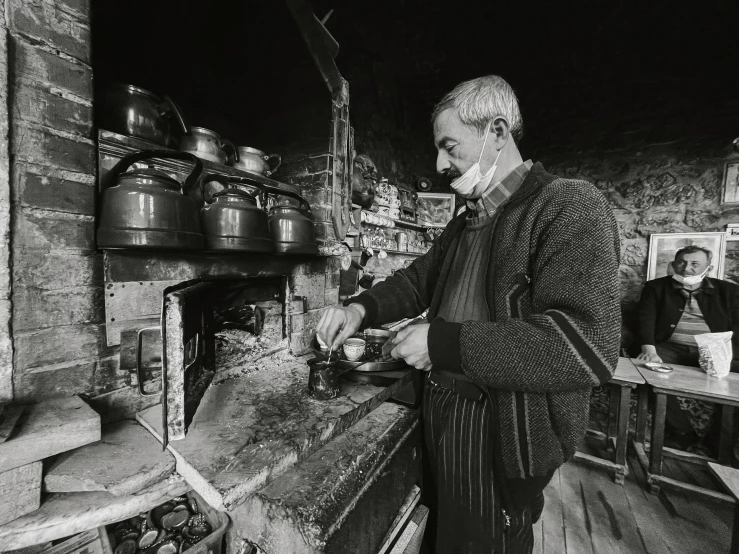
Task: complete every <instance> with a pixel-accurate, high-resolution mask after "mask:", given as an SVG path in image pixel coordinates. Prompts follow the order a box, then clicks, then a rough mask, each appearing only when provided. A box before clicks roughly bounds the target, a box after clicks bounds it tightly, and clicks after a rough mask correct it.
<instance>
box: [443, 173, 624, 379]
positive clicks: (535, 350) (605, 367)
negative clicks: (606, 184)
mask: <svg viewBox="0 0 739 554" xmlns="http://www.w3.org/2000/svg"><path fill="white" fill-rule="evenodd" d="M553 187H554V188H555V190H554V191H551V190H550V191H548V192H547V193H546V197H545V198H543V199H542V202H543V206H542V207H541V211H540V212H539V214H538V216H537V220H536V223H535V224H534V230H533V233H532V236H533V237H535V238H534V239H532V241H535V242H532V244H530V245H529V248H530V249H533V251H534V252H536V254H535V257H534V258H533V260H532V262H531V271H532V275H531V284H530V287H531V288H530V289H529V290H530V298H531V313H530V314H529V315H526V316H524V317H522V318H515V317H508V318H505V319H502V320H499V321H494V322H477V321H467V322H464V323H461V324H460V323H449V322H445V321H442V320H439V321H437V320H434V321H432V323H431V329H430V331H429V337H430V340H429V342H430V349H429V352H430V356H431V361H432V363H434V364H436V361H437V360H440V358H439V353H440V352H441V351H443V350H446V349H456V352H459V356H458V360H459V363H460V367H459V368H453V367H449V368H448V369H449V370H451V371H455V370H456V371H459V370H461V371H462V372H463V373H465V374H466V375H467V376H468V377H470V378H472V379H474V380H476V381H478V382H481V383H483V384H486V385H488V386H490V387H493V388H498V389H504V390H523V391H532V392H553V391H566V390H575V389H582V388H584V387H590V386H595V385H598V384H600V383H603V382H606V381H608V380H609V379H610V378H611V376H612V375H613V371H614V368H615V365H616V361H617V359H618V347H619V341H620V326H621V312H620V309H619V279H618V263H619V236H618V228H617V226H616V222H615V218H614V216H613V212H612V211H611V209H610V207H609V206H608V204H607V202H606V200H605V198H604V197H603V196H602V195H601V194H600V192H598V191H597V189H595V188H594V187H592V186H578V187H575V190H574V191H573V190H572V189H573V187H569V188H568V187H567V186H566V185H564V186H563V187H556V185H554V184H553V185H550V186H549V187H548V189H551V188H553ZM455 340H456V341H458V342H456V344H453V343H454V341H455ZM450 358H451V357H450V356H449V355H447V356H446V360H447V361H448V360H449V359H450ZM444 369H447V368H446V367H445V368H444Z"/></svg>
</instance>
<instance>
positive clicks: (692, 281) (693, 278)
mask: <svg viewBox="0 0 739 554" xmlns="http://www.w3.org/2000/svg"><path fill="white" fill-rule="evenodd" d="M709 271H711V266H709V267H707V268H706V270H705V271H704V272H703V273H701V274H700V275H685V276H683V275H679V274H677V273H675V274H673V275H672V278H673V279H675V281H677V282H678V283H682V284H683V285H688V286H693V285H697V284H698V283H700V282H701V281H702V280H703V279H704V278H705V277H706V275H708V272H709Z"/></svg>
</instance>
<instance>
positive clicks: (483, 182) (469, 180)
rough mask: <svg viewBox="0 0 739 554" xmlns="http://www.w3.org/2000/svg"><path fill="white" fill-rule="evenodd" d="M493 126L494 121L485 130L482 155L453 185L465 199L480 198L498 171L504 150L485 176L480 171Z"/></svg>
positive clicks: (499, 151)
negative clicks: (499, 160) (491, 126)
mask: <svg viewBox="0 0 739 554" xmlns="http://www.w3.org/2000/svg"><path fill="white" fill-rule="evenodd" d="M491 124H492V121H491V122H490V123H488V125H487V127H486V128H485V140H484V141H483V142H482V148H481V149H480V155H479V156H478V157H477V161H476V162H475V163H474V164H472V167H470V168H469V169H468V170H467V171H465V172H464V174H463V175H461V176H460V177H458V178H457V179H455V180H454V181H452V183H451V187H452V188H453V189H454V190H455V191H456V193H457V194H459V195H460V196H461V197H463V198H478V197H479V196H480V195H481V194H482V193H483V191H484V190H485V189H486V188H487V186H488V185H489V184H490V182H491V181H492V180H493V176H494V175H495V170H496V169H498V158H500V153H501V152H502V151H503V149H502V148H501V149H500V150H498V155H497V156H496V157H495V161H494V162H493V166H492V167H491V168H490V170H489V171H488V172H487V173H486V174H485V175H483V174H482V171H481V170H480V160H482V155H483V153H484V152H485V145H486V144H487V142H488V136H489V135H490V125H491Z"/></svg>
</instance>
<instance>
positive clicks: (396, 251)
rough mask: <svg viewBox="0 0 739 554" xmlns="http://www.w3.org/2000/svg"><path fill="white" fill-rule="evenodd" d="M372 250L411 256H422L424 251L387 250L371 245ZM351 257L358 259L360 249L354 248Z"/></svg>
mask: <svg viewBox="0 0 739 554" xmlns="http://www.w3.org/2000/svg"><path fill="white" fill-rule="evenodd" d="M371 248H372V250H373V251H374V252H379V251H380V250H382V251H383V252H386V253H387V254H388V255H394V256H409V257H411V258H418V257H419V256H423V255H424V254H425V253H426V252H404V251H402V250H388V249H387V248H374V247H371ZM351 256H352V259H357V260H358V259H359V258H361V257H362V249H359V250H357V249H355V250H353V251H352V253H351Z"/></svg>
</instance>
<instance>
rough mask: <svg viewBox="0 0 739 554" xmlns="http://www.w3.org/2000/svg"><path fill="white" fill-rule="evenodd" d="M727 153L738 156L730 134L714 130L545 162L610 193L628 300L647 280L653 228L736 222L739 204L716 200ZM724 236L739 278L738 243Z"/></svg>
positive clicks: (729, 272)
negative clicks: (716, 134) (714, 134)
mask: <svg viewBox="0 0 739 554" xmlns="http://www.w3.org/2000/svg"><path fill="white" fill-rule="evenodd" d="M729 160H739V156H738V155H736V154H735V153H733V151H732V149H731V141H730V140H727V139H726V138H715V139H706V140H701V139H688V140H683V141H677V142H673V143H671V144H656V145H652V146H649V145H645V146H642V147H639V148H635V149H630V150H624V151H619V152H613V151H611V152H588V153H579V154H576V155H573V156H560V157H558V158H553V159H551V160H545V165H546V166H547V168H548V169H549V170H550V171H552V172H553V173H555V174H558V175H561V176H566V177H574V178H584V179H587V180H589V181H591V182H592V183H594V184H595V185H596V186H597V187H598V188H599V189H600V190H601V191H602V192H603V194H605V195H606V197H607V198H608V200H609V201H610V203H611V205H612V206H613V210H614V213H615V215H616V219H617V221H618V225H619V230H620V233H621V267H620V275H621V285H622V288H621V298H622V301H623V302H633V301H637V300H638V299H639V295H640V294H641V288H642V285H643V283H644V280H645V276H646V271H647V255H648V249H649V236H650V234H652V233H682V232H705V231H724V230H725V228H726V224H727V223H737V222H739V205H737V206H722V205H721V196H722V183H723V172H724V164H725V163H726V162H727V161H729ZM727 244H728V245H729V252H728V253H727V258H726V268H725V277H726V278H727V279H729V280H732V281H735V282H739V264H738V263H737V262H738V261H739V260H738V259H737V253H736V251H735V249H734V244H736V243H733V242H729V243H727Z"/></svg>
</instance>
